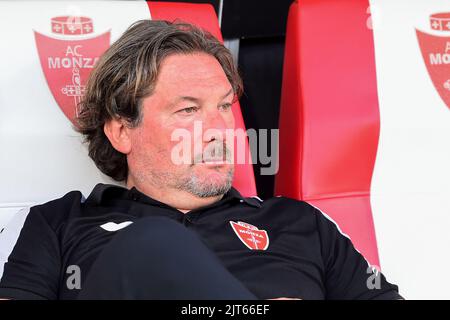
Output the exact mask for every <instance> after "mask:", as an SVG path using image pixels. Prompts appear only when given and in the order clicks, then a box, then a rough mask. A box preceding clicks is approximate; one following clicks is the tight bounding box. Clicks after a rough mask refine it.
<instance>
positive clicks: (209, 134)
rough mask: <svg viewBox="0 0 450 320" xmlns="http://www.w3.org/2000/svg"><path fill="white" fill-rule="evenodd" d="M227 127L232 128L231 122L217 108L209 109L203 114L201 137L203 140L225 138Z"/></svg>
mask: <svg viewBox="0 0 450 320" xmlns="http://www.w3.org/2000/svg"><path fill="white" fill-rule="evenodd" d="M230 112H231V111H230ZM227 129H232V123H231V121H230V119H228V118H225V117H224V116H223V115H222V113H221V112H220V111H219V110H214V111H209V112H207V113H206V114H205V117H204V119H203V130H204V131H205V132H204V136H203V139H204V141H205V142H209V141H212V140H225V138H226V130H227Z"/></svg>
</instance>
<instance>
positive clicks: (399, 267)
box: [371, 0, 450, 299]
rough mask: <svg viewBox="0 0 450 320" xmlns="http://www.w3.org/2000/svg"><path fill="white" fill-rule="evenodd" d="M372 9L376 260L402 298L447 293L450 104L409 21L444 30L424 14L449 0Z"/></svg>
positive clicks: (382, 0)
mask: <svg viewBox="0 0 450 320" xmlns="http://www.w3.org/2000/svg"><path fill="white" fill-rule="evenodd" d="M371 12H372V18H373V27H374V37H375V55H376V68H377V81H378V94H379V102H380V117H381V128H380V141H379V146H378V153H377V158H376V163H375V170H374V175H373V179H372V190H371V194H372V197H371V203H372V209H373V214H374V220H375V228H376V233H377V240H378V247H379V251H380V259H381V267H382V270H383V272H384V273H385V274H386V275H387V278H388V280H390V281H391V282H394V283H396V284H398V285H399V287H400V292H401V294H403V295H404V296H405V297H406V298H409V299H432V298H438V299H449V298H450V292H449V290H448V288H449V287H450V278H449V277H448V276H446V272H445V268H446V267H447V266H448V265H449V264H450V251H449V246H450V232H449V230H450V229H449V228H450V109H449V108H448V107H447V105H446V104H445V103H444V101H443V100H442V98H441V97H440V96H439V94H438V91H437V90H436V88H435V87H434V85H433V83H432V81H431V79H430V76H429V74H428V70H427V68H426V65H425V63H424V60H423V57H422V53H421V50H420V46H419V42H418V39H417V36H416V28H417V29H419V30H421V31H423V32H427V33H429V34H434V35H439V36H447V37H450V32H447V33H446V32H442V31H440V32H439V31H432V30H431V28H430V19H429V18H430V15H431V14H434V13H438V12H450V1H448V0H445V1H444V0H371ZM449 39H450V38H449ZM449 78H450V74H449Z"/></svg>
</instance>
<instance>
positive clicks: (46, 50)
mask: <svg viewBox="0 0 450 320" xmlns="http://www.w3.org/2000/svg"><path fill="white" fill-rule="evenodd" d="M51 31H52V34H53V35H54V36H55V37H49V36H47V35H44V34H41V33H39V32H37V31H35V32H34V36H35V39H36V47H37V50H38V53H39V59H40V62H41V66H42V70H43V71H44V75H45V78H46V80H47V84H48V86H49V88H50V91H51V92H52V94H53V97H54V98H55V100H56V103H57V104H58V105H59V107H60V108H61V110H62V111H63V112H64V114H65V115H66V117H67V118H69V120H71V121H73V119H74V117H75V115H76V108H77V105H78V103H79V102H80V101H81V97H82V96H83V94H84V90H85V85H86V81H87V78H88V76H89V74H90V73H91V70H92V68H93V67H94V65H95V63H96V62H97V60H98V59H99V57H100V56H101V55H102V54H103V52H105V50H106V49H108V47H109V43H110V31H108V32H105V33H103V34H101V35H98V36H94V37H93V36H92V33H93V32H94V25H93V21H92V19H90V18H88V17H74V16H64V17H54V18H53V19H51Z"/></svg>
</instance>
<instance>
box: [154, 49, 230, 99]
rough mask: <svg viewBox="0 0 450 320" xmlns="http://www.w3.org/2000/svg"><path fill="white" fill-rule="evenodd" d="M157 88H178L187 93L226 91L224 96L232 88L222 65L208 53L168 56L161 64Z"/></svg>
mask: <svg viewBox="0 0 450 320" xmlns="http://www.w3.org/2000/svg"><path fill="white" fill-rule="evenodd" d="M156 86H157V87H158V86H161V87H169V88H170V87H177V89H178V90H186V91H187V92H186V93H188V92H189V91H192V90H194V89H198V88H208V90H211V89H214V88H217V89H218V90H222V91H224V92H223V93H222V94H224V93H226V92H228V91H229V89H230V88H231V84H230V82H229V81H228V78H227V77H226V75H225V72H224V71H223V69H222V66H221V65H220V63H219V62H218V61H217V59H215V58H214V57H213V56H211V55H208V54H206V53H192V54H174V55H170V56H168V57H167V58H165V59H164V60H163V61H162V63H161V66H160V69H159V74H158V80H157V83H156ZM182 95H184V94H182Z"/></svg>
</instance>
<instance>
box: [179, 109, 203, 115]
mask: <svg viewBox="0 0 450 320" xmlns="http://www.w3.org/2000/svg"><path fill="white" fill-rule="evenodd" d="M197 110H198V107H189V108H184V109H181V110H179V111H178V113H182V114H193V113H195V112H196V111H197Z"/></svg>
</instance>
